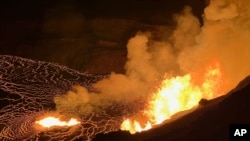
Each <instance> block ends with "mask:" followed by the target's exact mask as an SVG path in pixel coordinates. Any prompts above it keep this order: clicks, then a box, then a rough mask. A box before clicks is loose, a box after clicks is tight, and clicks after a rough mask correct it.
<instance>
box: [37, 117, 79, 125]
mask: <svg viewBox="0 0 250 141" xmlns="http://www.w3.org/2000/svg"><path fill="white" fill-rule="evenodd" d="M35 123H36V124H39V125H40V126H42V127H45V128H50V127H56V126H60V127H62V126H74V125H77V124H80V122H79V121H78V120H77V119H75V118H71V119H70V120H69V121H67V122H66V121H61V120H60V119H59V118H56V117H52V116H49V117H46V118H43V119H41V120H38V121H36V122H35Z"/></svg>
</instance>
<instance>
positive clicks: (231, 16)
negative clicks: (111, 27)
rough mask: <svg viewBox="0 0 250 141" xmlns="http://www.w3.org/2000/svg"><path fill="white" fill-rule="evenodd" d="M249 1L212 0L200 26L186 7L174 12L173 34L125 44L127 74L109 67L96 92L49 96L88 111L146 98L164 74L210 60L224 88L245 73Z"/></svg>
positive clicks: (195, 68)
mask: <svg viewBox="0 0 250 141" xmlns="http://www.w3.org/2000/svg"><path fill="white" fill-rule="evenodd" d="M248 5H249V4H248V2H247V0H245V1H233V0H212V1H211V2H210V4H209V6H208V7H207V8H206V9H205V13H204V16H203V17H204V21H203V22H204V23H203V25H202V26H201V23H200V22H199V20H198V19H197V18H196V17H195V16H194V15H193V14H192V13H191V8H190V7H186V8H185V9H184V10H183V12H182V13H180V14H177V15H175V19H176V22H177V27H176V29H175V30H174V31H173V35H172V36H171V37H170V38H167V39H163V40H162V41H156V40H153V38H152V37H153V34H151V33H141V32H139V33H138V34H137V35H136V36H135V37H133V38H131V39H130V40H129V42H128V44H127V50H128V55H127V58H128V61H127V63H126V65H125V69H126V74H117V73H115V72H112V73H111V75H110V77H109V78H105V79H103V80H101V81H99V82H97V83H96V84H94V88H95V90H96V91H95V92H88V91H87V90H86V89H85V88H83V87H81V86H75V87H73V90H72V91H70V92H68V93H67V94H66V95H64V96H57V97H55V98H54V101H55V103H56V105H57V109H58V110H59V111H61V112H72V111H77V112H78V113H79V114H88V113H91V112H93V111H95V110H97V109H100V107H105V106H109V105H110V104H111V102H114V101H115V102H133V101H134V100H137V99H145V98H147V97H148V96H149V95H150V94H151V93H152V90H153V89H154V87H155V86H156V85H157V84H159V83H160V82H161V81H162V79H163V76H164V75H169V76H173V77H174V76H183V75H185V74H192V73H194V72H195V73H196V74H199V73H204V71H202V70H203V68H206V66H207V65H208V64H209V63H210V62H212V61H214V60H216V61H218V63H219V65H220V68H221V72H222V79H223V82H222V87H223V92H227V91H228V90H230V89H231V88H233V87H234V86H235V85H236V84H237V83H238V82H239V81H240V80H241V79H243V78H244V77H245V76H247V75H248V74H249V73H250V65H249V62H248V61H249V60H250V48H249V44H250V43H249V41H248V38H249V36H250V35H249V33H250V32H249V25H250V21H249V17H250V15H249V14H250V11H249V10H248V8H247V7H248ZM201 75H202V74H201ZM198 81H199V80H198Z"/></svg>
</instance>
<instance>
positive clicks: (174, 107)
mask: <svg viewBox="0 0 250 141" xmlns="http://www.w3.org/2000/svg"><path fill="white" fill-rule="evenodd" d="M204 72H205V73H203V76H199V75H198V76H196V77H195V76H193V75H190V74H187V75H184V76H176V77H172V78H169V79H165V80H163V81H162V83H161V86H160V88H159V89H158V90H157V92H155V93H154V94H153V95H152V96H151V97H150V98H149V101H148V106H147V108H146V109H144V111H142V112H141V113H139V114H141V115H140V116H134V117H132V118H126V119H125V120H124V121H123V123H122V125H121V130H127V131H129V132H130V133H131V134H134V133H136V132H142V131H145V130H149V129H151V128H152V127H153V126H154V125H157V124H161V123H162V122H163V121H165V120H168V119H171V116H173V115H174V114H176V113H178V112H181V111H185V110H189V109H192V108H194V107H195V106H197V105H198V104H199V101H200V100H201V99H212V98H215V97H218V96H220V95H221V90H220V84H221V77H222V74H221V71H220V66H219V64H218V63H213V64H212V65H210V66H208V67H207V69H206V70H205V71H204ZM192 76H193V77H195V78H196V79H197V78H198V79H200V81H201V82H200V81H199V82H200V83H195V80H192ZM138 117H140V118H138ZM141 117H143V119H142V118H141ZM145 121H146V122H145Z"/></svg>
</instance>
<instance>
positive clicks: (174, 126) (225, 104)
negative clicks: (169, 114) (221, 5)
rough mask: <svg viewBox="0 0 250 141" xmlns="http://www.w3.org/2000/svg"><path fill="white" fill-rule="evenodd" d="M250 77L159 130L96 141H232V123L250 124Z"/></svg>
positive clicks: (107, 136)
mask: <svg viewBox="0 0 250 141" xmlns="http://www.w3.org/2000/svg"><path fill="white" fill-rule="evenodd" d="M249 107H250V76H248V77H246V79H244V80H243V81H241V82H240V83H239V85H238V86H237V87H236V88H235V89H233V90H231V91H230V92H229V93H228V94H227V95H224V96H222V97H219V98H217V99H213V100H210V101H208V102H206V104H205V105H203V106H200V107H199V108H198V109H197V110H196V111H194V112H192V113H190V114H188V115H186V116H184V117H182V118H180V119H177V120H176V121H173V122H171V123H167V124H165V125H163V126H160V127H159V128H155V129H152V130H149V131H146V132H142V133H138V134H134V135H130V134H129V133H128V132H122V131H119V132H113V133H109V134H99V135H97V136H96V138H95V139H94V140H93V141H104V140H107V141H116V140H118V139H119V141H165V140H166V141H184V140H185V141H201V140H202V141H228V140H229V125H230V124H250V111H249Z"/></svg>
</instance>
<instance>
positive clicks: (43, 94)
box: [0, 0, 250, 140]
mask: <svg viewBox="0 0 250 141" xmlns="http://www.w3.org/2000/svg"><path fill="white" fill-rule="evenodd" d="M249 6H250V2H249V1H248V0H238V1H236V0H211V1H210V3H209V5H208V6H207V7H206V8H205V9H204V14H203V22H202V24H201V23H200V21H199V19H198V18H197V17H195V16H194V15H193V14H192V9H191V8H190V7H185V8H184V10H183V11H182V12H180V13H179V14H176V15H174V20H175V21H176V28H175V29H174V30H173V31H172V34H171V35H169V36H167V37H166V35H157V34H158V33H154V32H138V33H137V34H136V35H135V36H134V37H132V38H131V39H130V40H129V41H128V43H127V62H126V64H125V69H126V72H125V74H119V73H115V72H111V74H110V75H91V74H85V73H80V72H78V71H75V70H72V69H69V68H66V67H63V66H60V65H55V64H52V63H47V62H41V61H34V60H29V59H24V58H20V57H16V56H8V55H0V66H1V67H0V89H1V99H0V102H1V103H3V106H2V107H1V110H0V139H1V140H19V139H21V140H22V139H23V140H75V139H82V140H91V139H93V138H94V137H95V135H96V134H98V133H108V132H111V131H118V130H126V131H129V132H130V133H131V134H134V133H137V132H142V131H145V130H150V129H151V128H154V127H156V126H160V125H161V124H163V123H164V122H167V121H172V120H174V119H176V118H178V117H180V116H182V114H181V112H185V111H187V110H191V111H192V110H195V108H197V107H198V106H199V102H200V100H202V99H206V100H211V99H214V98H216V97H219V96H222V95H224V94H226V93H227V92H228V91H229V90H231V89H232V88H234V87H235V86H236V85H237V84H238V83H239V81H240V80H242V79H243V78H245V77H246V76H248V75H249V74H250V65H249V60H250V42H249V39H248V38H249V37H250V28H249V27H250V10H249V8H248V7H249ZM162 33H165V32H162ZM156 35H157V37H159V36H162V37H164V38H162V39H155V38H154V36H156ZM78 57H81V56H78ZM242 66H244V67H242ZM239 68H242V69H239ZM184 114H185V113H184ZM47 122H52V123H53V124H50V123H47ZM37 125H39V126H40V127H37ZM41 126H45V127H46V129H45V128H44V127H42V129H41ZM50 126H51V127H50Z"/></svg>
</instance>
